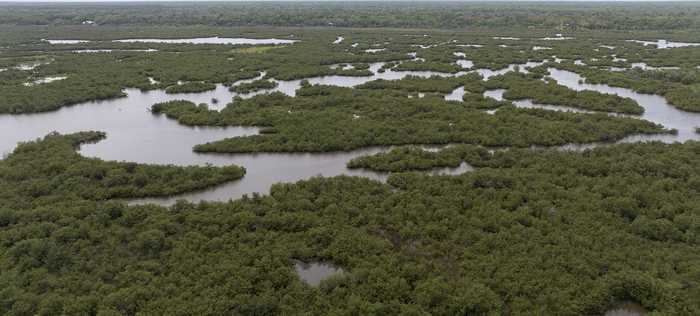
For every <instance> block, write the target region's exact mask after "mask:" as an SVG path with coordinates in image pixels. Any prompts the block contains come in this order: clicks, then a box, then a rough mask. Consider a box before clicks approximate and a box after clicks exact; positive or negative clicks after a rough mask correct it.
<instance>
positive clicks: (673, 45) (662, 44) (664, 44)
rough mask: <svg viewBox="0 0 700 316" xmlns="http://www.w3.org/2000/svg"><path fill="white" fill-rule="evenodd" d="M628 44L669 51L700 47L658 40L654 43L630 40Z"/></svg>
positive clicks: (695, 44)
mask: <svg viewBox="0 0 700 316" xmlns="http://www.w3.org/2000/svg"><path fill="white" fill-rule="evenodd" d="M628 42H633V43H639V44H642V45H644V46H649V45H651V46H656V48H658V49H667V48H677V47H690V46H700V43H684V42H673V41H667V40H663V39H660V40H657V41H656V42H654V41H640V40H628Z"/></svg>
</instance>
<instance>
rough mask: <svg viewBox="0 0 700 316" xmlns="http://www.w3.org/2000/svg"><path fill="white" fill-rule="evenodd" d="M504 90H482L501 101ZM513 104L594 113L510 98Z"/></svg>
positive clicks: (521, 106) (531, 107)
mask: <svg viewBox="0 0 700 316" xmlns="http://www.w3.org/2000/svg"><path fill="white" fill-rule="evenodd" d="M505 92H506V90H505V89H494V90H487V91H486V92H484V96H485V97H489V98H493V99H496V100H498V101H503V100H505V99H504V98H503V94H504V93H505ZM510 101H511V102H512V103H513V105H515V106H516V107H519V108H526V109H545V110H550V111H564V112H575V113H594V112H593V111H586V110H582V109H578V108H572V107H568V106H561V105H549V104H538V103H534V102H532V100H527V99H525V100H510Z"/></svg>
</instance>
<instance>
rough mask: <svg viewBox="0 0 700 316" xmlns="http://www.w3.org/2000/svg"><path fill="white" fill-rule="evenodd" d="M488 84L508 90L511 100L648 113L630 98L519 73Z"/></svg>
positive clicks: (588, 108)
mask: <svg viewBox="0 0 700 316" xmlns="http://www.w3.org/2000/svg"><path fill="white" fill-rule="evenodd" d="M488 85H489V86H490V87H492V88H504V89H508V90H507V91H506V92H505V93H504V94H503V97H504V98H506V99H511V100H522V99H531V100H533V101H534V102H535V103H540V104H551V105H563V106H569V107H575V108H580V109H585V110H592V111H605V112H616V113H626V114H642V113H643V112H644V108H642V107H641V106H640V105H639V104H637V102H635V101H634V100H632V99H630V98H623V97H619V96H617V95H614V94H605V93H600V92H597V91H590V90H584V91H574V90H571V89H569V88H567V87H565V86H562V85H560V84H557V83H556V81H553V80H550V81H547V82H544V81H541V80H538V79H534V78H528V77H527V76H526V75H523V74H519V73H508V74H505V75H500V76H497V77H493V78H490V79H489V81H488Z"/></svg>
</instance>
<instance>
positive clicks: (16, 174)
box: [0, 132, 245, 223]
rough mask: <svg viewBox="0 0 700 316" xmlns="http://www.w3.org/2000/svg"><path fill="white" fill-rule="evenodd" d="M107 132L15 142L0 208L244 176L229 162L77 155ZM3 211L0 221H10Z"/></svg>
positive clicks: (180, 188) (177, 188)
mask: <svg viewBox="0 0 700 316" xmlns="http://www.w3.org/2000/svg"><path fill="white" fill-rule="evenodd" d="M105 136H106V135H105V134H104V133H101V132H81V133H76V134H69V135H59V134H50V135H48V136H46V137H45V138H43V139H41V140H37V141H34V142H28V143H23V144H20V145H19V146H18V147H17V148H16V149H15V151H14V152H13V153H12V154H10V155H9V156H8V157H7V158H5V159H4V160H2V161H0V201H2V202H0V207H2V206H8V207H27V206H28V205H41V204H48V203H55V202H57V201H62V200H66V199H70V198H72V197H80V198H83V199H90V200H105V199H112V198H131V197H146V196H163V195H172V194H176V193H181V192H185V191H191V190H195V189H202V188H206V187H210V186H213V185H216V184H220V183H223V182H226V181H231V180H236V179H240V178H241V177H243V174H244V173H245V170H244V169H243V168H241V167H237V166H228V167H221V168H217V167H176V166H156V165H141V164H136V163H128V162H114V161H102V160H99V159H96V158H86V157H83V156H80V155H79V154H78V153H77V152H75V150H76V149H77V148H78V146H80V144H82V143H86V142H95V141H98V140H100V139H102V138H104V137H105ZM8 216H9V215H5V219H4V220H2V221H0V222H6V223H8V222H12V221H13V219H12V217H8Z"/></svg>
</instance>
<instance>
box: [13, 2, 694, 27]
mask: <svg viewBox="0 0 700 316" xmlns="http://www.w3.org/2000/svg"><path fill="white" fill-rule="evenodd" d="M84 21H93V22H95V23H97V24H107V25H217V26H251V25H270V26H341V27H400V28H465V27H485V28H491V27H536V28H543V27H544V28H552V27H563V28H564V29H566V30H577V29H582V30H591V29H593V30H600V29H620V30H660V29H694V28H698V27H699V26H700V4H698V3H671V4H669V3H635V4H629V3H604V4H601V3H547V4H542V3H516V2H498V3H485V2H469V3H456V2H391V3H382V2H378V1H377V2H353V3H348V2H330V3H318V2H301V3H300V2H294V3H279V2H273V3H251V2H248V3H214V2H212V3H196V4H195V3H177V4H175V3H168V4H167V5H163V4H155V3H150V4H149V3H145V4H144V3H140V4H92V5H85V4H80V5H77V4H62V5H53V4H7V5H3V6H0V24H15V25H49V24H60V25H73V24H81V23H83V22H84Z"/></svg>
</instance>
